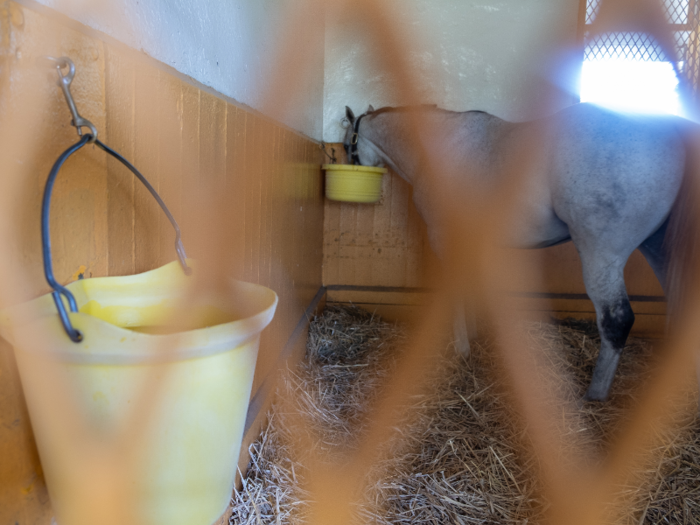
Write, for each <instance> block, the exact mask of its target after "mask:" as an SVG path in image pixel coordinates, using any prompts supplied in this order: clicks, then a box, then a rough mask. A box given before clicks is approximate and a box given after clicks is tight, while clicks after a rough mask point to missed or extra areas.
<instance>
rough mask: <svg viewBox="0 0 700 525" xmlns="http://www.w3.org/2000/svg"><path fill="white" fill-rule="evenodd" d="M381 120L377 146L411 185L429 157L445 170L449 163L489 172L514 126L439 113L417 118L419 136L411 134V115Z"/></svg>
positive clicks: (477, 115) (478, 115)
mask: <svg viewBox="0 0 700 525" xmlns="http://www.w3.org/2000/svg"><path fill="white" fill-rule="evenodd" d="M381 118H382V119H383V122H382V123H381V126H380V127H381V129H380V130H378V131H379V133H378V134H377V138H376V139H375V140H376V143H377V145H378V146H379V148H380V150H381V151H382V152H383V153H384V154H385V156H386V158H385V159H384V160H385V161H386V162H387V164H388V165H389V167H391V168H392V169H393V170H394V171H396V172H397V173H398V174H399V175H400V176H401V177H402V178H404V179H405V180H406V181H407V182H409V183H411V184H416V183H417V182H418V178H419V177H420V175H421V172H422V171H424V170H425V164H426V162H428V155H430V157H431V160H433V161H435V160H437V161H438V163H439V164H442V165H443V167H445V168H446V167H448V166H447V164H449V165H450V166H449V168H453V167H455V168H458V167H460V166H461V167H466V166H471V167H473V168H477V169H478V168H483V169H478V171H484V172H487V171H489V169H488V167H489V166H490V164H491V163H492V162H493V161H494V159H495V158H496V156H497V152H496V149H497V148H498V144H499V143H501V142H502V138H503V137H504V136H505V135H507V133H508V132H509V131H510V130H511V128H512V126H513V124H511V123H509V122H506V121H504V120H501V119H500V118H498V117H495V116H493V115H490V114H488V113H482V112H476V111H467V112H463V113H455V112H449V111H441V110H437V111H434V112H426V113H425V114H424V115H418V116H417V119H416V121H415V122H416V123H420V125H421V133H420V134H419V135H418V136H416V135H414V134H412V133H411V130H412V127H411V125H412V124H413V122H412V121H411V116H410V115H406V114H401V113H398V112H397V113H393V114H392V113H387V114H385V115H383V116H382V117H381Z"/></svg>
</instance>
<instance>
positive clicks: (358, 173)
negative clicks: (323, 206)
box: [322, 164, 387, 203]
mask: <svg viewBox="0 0 700 525" xmlns="http://www.w3.org/2000/svg"><path fill="white" fill-rule="evenodd" d="M322 168H323V169H324V170H326V197H327V198H329V199H331V200H334V201H344V202H362V203H371V202H379V199H381V197H382V175H383V174H384V173H386V172H387V169H386V168H375V167H372V166H355V165H352V164H324V165H323V166H322Z"/></svg>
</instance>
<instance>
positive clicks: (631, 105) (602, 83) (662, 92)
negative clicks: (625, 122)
mask: <svg viewBox="0 0 700 525" xmlns="http://www.w3.org/2000/svg"><path fill="white" fill-rule="evenodd" d="M677 88H678V79H677V78H676V73H675V71H674V70H673V66H672V65H671V63H670V62H659V61H655V62H643V61H639V60H632V59H628V58H601V59H597V60H586V61H584V63H583V68H582V70H581V92H580V95H581V102H592V103H593V104H598V105H600V106H605V107H608V108H610V109H614V110H616V111H624V112H635V113H669V114H672V115H681V114H682V113H683V111H682V106H681V102H680V100H679V97H678V90H677Z"/></svg>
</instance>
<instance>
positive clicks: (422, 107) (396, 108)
mask: <svg viewBox="0 0 700 525" xmlns="http://www.w3.org/2000/svg"><path fill="white" fill-rule="evenodd" d="M430 110H437V111H443V112H445V113H456V112H455V111H450V110H449V109H443V108H439V107H438V105H437V104H419V105H414V106H385V107H383V108H379V109H375V110H374V111H368V112H367V113H366V114H367V115H368V116H369V115H372V116H375V115H380V114H382V113H398V112H407V111H430ZM464 113H486V111H481V110H476V109H475V110H470V111H465V112H464Z"/></svg>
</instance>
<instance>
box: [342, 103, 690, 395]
mask: <svg viewBox="0 0 700 525" xmlns="http://www.w3.org/2000/svg"><path fill="white" fill-rule="evenodd" d="M346 118H347V120H348V122H349V126H348V129H347V133H346V136H345V140H344V145H345V149H346V151H347V153H348V158H349V159H350V160H351V162H353V163H357V164H362V165H366V166H388V167H389V168H391V169H392V170H393V171H394V172H395V173H397V174H398V175H399V176H401V177H402V178H403V179H404V180H405V181H407V182H408V183H410V184H412V185H413V186H414V196H413V200H414V202H415V204H416V208H417V210H418V212H419V213H420V214H421V216H422V217H423V219H424V220H425V222H426V224H427V226H428V235H429V239H430V243H431V246H432V248H433V250H434V251H435V252H436V254H437V255H438V257H440V256H441V254H444V250H443V247H442V240H441V228H440V227H439V224H438V218H437V217H438V215H437V214H436V213H435V206H436V204H434V203H433V204H431V198H432V197H431V196H430V193H431V191H430V188H429V186H428V185H427V184H426V182H425V180H422V179H421V172H422V170H421V168H420V167H421V163H422V162H424V160H425V159H423V158H421V155H420V153H419V151H420V148H416V147H415V145H416V142H415V141H416V139H418V140H420V143H421V144H423V145H427V147H433V148H444V153H443V152H438V153H439V155H438V156H437V158H440V159H442V162H443V163H445V162H447V163H448V164H449V165H448V166H445V165H443V166H441V172H443V173H446V174H447V175H446V176H448V177H452V179H453V180H450V181H446V182H450V183H451V184H452V185H451V186H450V187H452V188H455V187H456V188H458V189H459V191H469V187H470V186H471V185H473V184H482V185H484V184H488V183H489V181H490V180H491V181H492V180H497V178H498V177H500V176H501V175H502V174H503V173H504V170H505V169H506V163H507V162H509V161H508V159H511V160H512V159H513V158H517V157H514V156H517V155H521V156H522V153H523V151H525V149H524V148H532V147H533V146H534V147H535V148H537V151H536V154H535V155H534V156H532V157H528V158H529V159H536V160H535V162H534V163H529V164H528V163H524V164H525V165H529V166H536V167H537V169H530V170H529V172H528V173H525V174H524V175H526V176H527V177H528V178H527V184H525V185H524V188H525V192H524V194H523V196H522V202H520V203H519V206H518V211H517V217H516V218H515V220H514V221H513V222H512V224H513V228H512V236H511V241H510V244H512V245H513V246H516V247H523V248H542V247H547V246H553V245H555V244H559V243H562V242H566V241H569V240H571V241H573V243H574V245H575V246H576V249H577V250H578V253H579V256H580V258H581V263H582V265H583V277H584V282H585V285H586V291H587V292H588V295H589V297H590V298H591V300H592V301H593V304H594V306H595V310H596V317H597V324H598V330H599V332H600V336H601V347H600V352H599V355H598V360H597V362H596V366H595V370H594V371H593V378H592V380H591V384H590V386H589V388H588V391H587V393H586V397H587V398H588V399H590V400H605V399H606V398H607V396H608V393H609V391H610V386H611V384H612V381H613V378H614V375H615V370H616V369H617V364H618V361H619V358H620V353H621V351H622V348H623V347H624V344H625V341H626V339H627V336H628V334H629V331H630V329H631V327H632V324H633V323H634V313H633V312H632V308H631V306H630V303H629V299H628V297H627V291H626V288H625V282H624V278H623V270H624V267H625V263H626V262H627V259H628V258H629V256H630V255H631V254H632V252H633V251H634V250H635V249H636V248H639V250H640V251H641V252H642V254H644V257H645V258H646V260H647V261H648V262H649V264H650V265H651V267H652V269H653V270H654V273H655V274H656V276H657V278H658V279H659V281H660V282H661V284H662V286H663V287H664V291H665V292H667V295H668V290H667V286H666V285H667V275H666V274H667V272H668V268H669V266H668V262H669V254H668V249H667V246H666V244H665V243H664V238H665V237H666V236H667V230H669V217H670V216H671V212H672V211H673V210H674V209H676V208H678V205H677V204H674V203H676V199H677V196H678V195H679V190H680V188H681V183H682V182H683V180H684V173H685V171H686V158H687V157H688V154H687V152H686V139H685V132H686V130H688V129H690V126H691V125H692V124H691V123H690V122H689V121H686V120H684V119H681V118H678V117H669V116H638V115H635V116H632V115H621V114H617V113H614V112H611V111H608V110H605V109H602V108H600V107H597V106H593V105H589V104H577V105H573V106H571V107H568V108H566V109H564V110H563V111H560V112H559V113H556V114H555V115H553V116H551V117H548V118H545V119H541V120H537V121H532V122H523V123H512V122H506V121H504V120H502V119H500V118H498V117H495V116H493V115H490V114H488V113H484V112H481V111H466V112H452V111H446V110H442V109H438V108H437V107H435V106H417V107H413V108H381V109H378V110H374V109H373V108H372V106H370V108H369V110H368V111H367V112H366V113H364V114H362V115H360V116H359V117H357V118H356V117H355V115H354V114H353V112H352V111H351V110H350V108H348V107H346ZM414 123H419V124H420V125H419V126H418V129H419V130H420V131H419V132H418V134H416V133H413V132H412V130H414V129H415V127H414V126H413V125H412V124H414ZM533 137H537V138H538V140H536V141H533ZM430 145H432V146H430ZM444 159H449V161H445V160H444ZM509 165H510V166H512V162H511V164H509ZM443 168H446V169H443ZM455 178H457V179H460V180H454V179H455ZM432 202H434V201H432ZM461 317H462V319H463V315H462V316H461ZM461 326H462V328H461V329H460V331H461V332H462V333H463V336H462V337H463V339H464V342H463V345H464V346H465V347H466V349H468V346H467V345H468V342H466V333H464V330H465V328H464V324H463V321H461Z"/></svg>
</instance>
